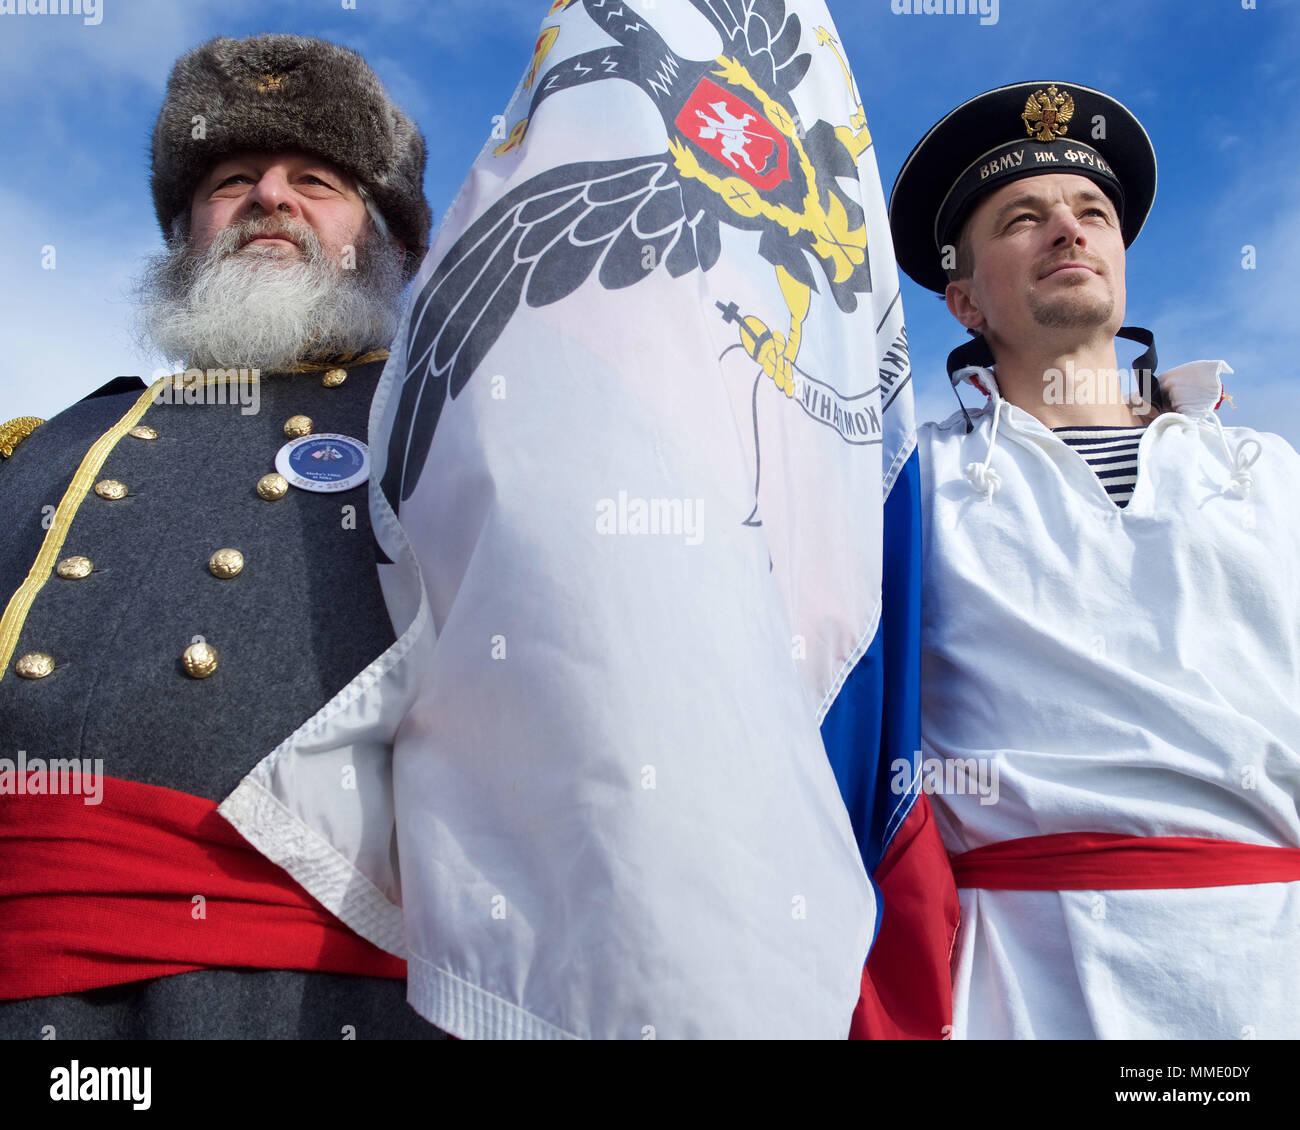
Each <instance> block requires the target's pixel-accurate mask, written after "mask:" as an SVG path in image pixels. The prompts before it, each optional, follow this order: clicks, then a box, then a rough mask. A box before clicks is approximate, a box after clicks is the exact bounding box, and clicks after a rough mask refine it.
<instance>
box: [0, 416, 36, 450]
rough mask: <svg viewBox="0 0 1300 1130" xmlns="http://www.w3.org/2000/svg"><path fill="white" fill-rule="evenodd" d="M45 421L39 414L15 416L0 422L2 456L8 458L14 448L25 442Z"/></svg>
mask: <svg viewBox="0 0 1300 1130" xmlns="http://www.w3.org/2000/svg"><path fill="white" fill-rule="evenodd" d="M43 423H45V421H44V420H42V419H41V418H40V417H39V416H15V417H14V418H13V419H12V420H8V421H6V422H5V423H3V424H0V457H3V458H5V459H8V458H9V456H11V455H12V454H13V453H14V448H15V447H17V446H18V445H19V444H20V443H22V442H23V440H25V439H26V438H27V437H28V436H29V435H31V434H32V432H34V431H35V430H36V429H37V428H39V427H40V426H41V425H42V424H43Z"/></svg>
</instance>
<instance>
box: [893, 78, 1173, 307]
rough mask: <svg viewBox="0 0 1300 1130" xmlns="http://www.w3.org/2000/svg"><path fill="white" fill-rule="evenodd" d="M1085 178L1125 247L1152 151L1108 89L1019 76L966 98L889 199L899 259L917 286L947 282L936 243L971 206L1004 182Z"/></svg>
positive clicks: (1147, 200) (1143, 195) (953, 231)
mask: <svg viewBox="0 0 1300 1130" xmlns="http://www.w3.org/2000/svg"><path fill="white" fill-rule="evenodd" d="M1043 173H1076V174H1078V175H1079V176H1084V177H1088V178H1089V179H1090V180H1092V181H1094V182H1096V184H1097V185H1098V186H1099V187H1100V188H1101V189H1102V190H1103V191H1104V192H1105V193H1106V194H1107V195H1108V196H1109V197H1110V198H1111V200H1112V201H1113V202H1114V204H1115V209H1116V211H1117V212H1118V213H1119V218H1120V230H1121V232H1122V233H1123V236H1124V246H1125V247H1128V246H1129V244H1131V243H1132V242H1133V241H1134V240H1135V239H1136V238H1137V235H1138V232H1140V231H1141V230H1142V225H1143V224H1144V223H1145V222H1146V218H1147V213H1148V212H1150V211H1151V203H1152V201H1153V200H1154V199H1155V195H1156V154H1155V150H1154V149H1153V148H1152V146H1151V139H1150V138H1149V137H1148V136H1147V132H1146V130H1144V129H1143V128H1142V123H1141V122H1139V121H1138V120H1137V118H1136V117H1134V116H1133V114H1132V112H1131V111H1130V110H1129V109H1128V108H1127V107H1126V106H1124V105H1123V103H1121V102H1117V101H1116V100H1115V99H1114V98H1112V97H1110V95H1108V94H1103V93H1102V92H1101V91H1099V90H1093V89H1091V88H1090V87H1086V86H1078V85H1077V84H1075V83H1069V82H1050V81H1042V82H1017V83H1012V84H1011V85H1010V86H1000V87H998V88H997V89H996V90H989V91H986V92H985V93H983V94H980V95H977V96H976V97H974V98H972V99H970V101H968V102H963V103H962V104H961V105H960V106H958V107H957V109H955V110H953V111H952V113H950V114H949V115H948V116H947V117H945V118H944V119H943V120H942V121H940V122H939V123H938V124H937V125H936V126H934V127H933V128H932V129H931V130H930V131H929V133H927V134H926V135H925V136H924V137H923V138H921V140H920V141H919V142H918V143H917V145H916V148H915V149H913V150H912V152H911V153H910V154H909V155H908V158H907V160H906V161H905V162H903V168H902V171H901V172H900V173H899V174H898V179H897V180H896V181H895V182H894V191H893V193H892V195H891V196H890V199H889V226H890V230H891V231H892V233H893V237H894V252H895V254H896V255H897V257H898V265H899V266H900V267H902V269H903V270H904V271H906V272H907V273H908V275H910V276H911V277H912V278H913V279H914V280H915V281H916V282H918V283H920V284H921V285H922V286H924V287H926V288H928V289H930V290H934V291H938V292H939V293H940V294H942V293H943V292H944V291H945V290H946V289H947V286H948V273H947V271H946V270H945V269H944V267H943V248H944V246H945V245H953V244H955V243H956V242H957V236H958V234H959V233H960V232H961V226H962V224H964V223H965V222H966V219H967V217H969V216H970V214H971V211H972V209H973V208H974V207H975V205H976V204H977V203H978V202H979V201H980V200H981V199H982V198H983V197H984V196H985V195H986V194H987V193H989V192H991V191H992V190H994V189H996V188H999V187H1000V186H1002V185H1004V184H1006V183H1008V182H1009V181H1013V180H1019V179H1020V178H1022V177H1031V176H1037V175H1040V174H1043Z"/></svg>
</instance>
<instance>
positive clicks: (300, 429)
mask: <svg viewBox="0 0 1300 1130" xmlns="http://www.w3.org/2000/svg"><path fill="white" fill-rule="evenodd" d="M312 426H313V425H312V422H311V417H310V416H290V417H289V418H288V419H287V420H285V422H284V434H285V435H287V436H288V437H289V438H290V439H301V438H302V437H303V436H309V435H311V429H312Z"/></svg>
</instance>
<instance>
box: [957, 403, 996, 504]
mask: <svg viewBox="0 0 1300 1130" xmlns="http://www.w3.org/2000/svg"><path fill="white" fill-rule="evenodd" d="M1001 416H1002V397H1000V396H999V397H998V398H997V402H996V403H995V404H994V406H993V434H992V435H991V436H990V437H989V453H988V455H986V456H985V457H984V462H983V463H967V464H966V472H965V474H966V481H967V482H968V483H970V485H971V489H972V490H974V491H975V493H976V494H982V495H983V496H984V501H985V502H987V503H988V504H989V505H990V506H992V505H993V494H994V492H995V491H996V490H997V489H998V487H1000V486H1001V485H1002V476H1001V475H999V474H998V473H997V471H996V470H995V469H994V468H993V467H990V466H989V464H990V463H992V462H993V447H994V445H995V444H996V443H997V442H998V421H999V419H1000V418H1001Z"/></svg>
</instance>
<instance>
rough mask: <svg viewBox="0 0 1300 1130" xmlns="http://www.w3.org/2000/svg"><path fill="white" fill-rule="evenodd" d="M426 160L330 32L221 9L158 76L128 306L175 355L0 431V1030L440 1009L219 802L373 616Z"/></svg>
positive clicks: (294, 1030) (243, 1024) (380, 611)
mask: <svg viewBox="0 0 1300 1130" xmlns="http://www.w3.org/2000/svg"><path fill="white" fill-rule="evenodd" d="M424 164H425V144H424V139H423V137H422V136H421V134H420V131H419V130H418V129H417V127H416V126H415V124H414V123H413V122H412V121H411V120H410V119H409V118H408V117H407V116H406V114H404V113H403V112H402V110H401V109H400V108H399V107H397V106H396V105H395V104H394V103H393V102H392V101H391V100H390V99H389V97H388V95H387V94H386V92H385V91H384V89H383V87H382V85H381V84H380V82H379V80H378V78H377V77H376V76H375V74H374V72H373V71H372V70H371V69H370V67H369V66H368V65H367V64H366V63H365V61H364V60H363V59H362V58H361V56H359V55H358V54H356V53H355V52H353V51H351V50H349V49H346V48H343V47H339V46H336V45H334V44H331V43H326V42H324V41H321V40H317V39H307V38H300V37H295V36H287V35H266V36H258V37H253V38H250V39H246V40H241V41H236V40H232V39H224V38H220V39H214V40H212V41H210V42H208V43H205V44H203V45H201V46H199V47H197V48H195V49H193V50H192V51H190V52H189V53H188V54H186V55H185V56H183V57H182V58H181V59H180V60H179V61H178V62H177V64H176V66H175V68H174V70H173V72H172V75H171V78H170V81H169V83H168V87H167V93H166V96H165V100H164V102H163V106H162V110H161V113H160V114H159V117H158V121H157V124H156V126H155V129H154V133H153V146H152V188H153V197H154V204H155V208H156V211H157V217H158V221H159V224H160V225H161V227H162V230H163V233H164V235H165V236H166V238H167V250H166V252H165V253H164V254H162V255H160V256H158V257H157V258H156V259H154V260H153V261H151V262H150V263H149V264H148V269H147V271H146V272H145V275H144V277H143V280H142V282H141V284H140V325H141V330H142V336H143V337H144V338H145V339H146V340H147V341H148V342H150V343H152V344H153V345H154V346H155V347H156V348H157V349H158V350H159V352H161V353H162V354H163V355H165V356H166V357H168V358H169V359H172V360H174V361H175V362H177V363H178V365H177V370H178V371H177V373H176V374H175V375H173V374H170V373H168V374H165V375H164V376H162V377H161V378H160V379H159V380H157V381H156V382H155V383H154V385H153V386H152V387H150V388H148V389H146V388H145V385H144V384H143V382H141V381H139V380H138V379H137V378H118V379H117V380H114V381H112V382H110V383H109V384H107V385H105V386H104V387H103V388H101V389H99V390H98V391H97V392H95V393H93V394H91V395H90V396H89V397H87V398H86V399H85V400H83V401H81V402H80V403H78V404H76V405H74V406H73V407H71V408H69V409H68V410H66V411H65V412H63V413H61V414H59V415H58V416H56V417H54V418H53V419H51V420H49V421H48V422H41V421H38V420H33V419H24V420H19V421H11V422H10V423H9V424H7V425H5V426H4V428H3V430H2V433H0V436H2V438H3V442H2V443H0V449H2V450H3V454H4V456H5V458H4V461H3V464H2V465H0V484H2V485H3V495H2V496H0V497H2V498H3V507H4V523H5V526H6V534H5V538H4V540H3V542H2V543H0V584H2V586H3V591H4V598H3V599H4V600H5V602H6V604H5V607H4V615H3V622H2V623H0V839H2V840H3V841H4V846H3V855H4V857H5V867H4V871H5V874H6V878H5V880H4V881H3V883H2V884H0V907H2V909H0V915H2V916H3V925H2V926H0V935H2V937H0V1000H4V1001H6V1002H7V1003H5V1004H3V1005H0V1029H2V1030H3V1033H4V1034H5V1035H6V1036H10V1037H31V1038H40V1037H41V1036H42V1035H47V1036H48V1035H49V1034H50V1033H51V1032H53V1033H55V1034H56V1035H57V1036H58V1037H59V1038H87V1037H89V1038H102V1037H141V1036H143V1037H319V1038H329V1039H339V1038H342V1037H347V1036H349V1035H352V1036H356V1037H359V1038H367V1037H383V1036H389V1037H436V1036H439V1035H440V1033H439V1032H438V1030H437V1029H435V1028H433V1027H432V1026H431V1025H429V1024H427V1023H426V1022H425V1021H423V1020H422V1019H421V1018H420V1017H419V1016H418V1015H417V1014H416V1013H415V1012H414V1011H413V1010H411V1009H410V1008H409V1007H408V1006H407V1005H406V1003H405V980H404V972H405V966H404V963H403V962H401V961H400V960H398V959H397V958H395V957H393V956H392V955H391V954H390V953H387V952H384V951H383V950H381V949H380V948H378V947H377V946H375V945H373V944H371V942H369V941H366V940H364V939H362V938H361V937H359V936H358V935H357V934H355V933H353V932H352V931H351V930H349V929H348V928H347V927H346V926H344V925H343V924H342V923H341V922H340V921H339V920H338V919H336V918H334V917H333V916H332V915H331V914H330V913H329V912H327V911H326V910H325V909H324V908H323V907H322V906H321V905H320V904H319V903H317V902H316V901H315V900H314V899H313V898H312V897H311V896H310V895H308V894H307V893H306V891H305V890H303V888H301V887H300V886H298V884H297V883H295V882H294V881H293V880H292V879H291V878H289V876H288V875H287V874H286V873H285V872H283V871H281V870H280V869H279V868H278V867H276V866H274V865H273V864H271V863H270V862H269V861H268V860H267V859H265V858H264V857H262V856H261V855H259V853H258V852H256V851H254V850H253V848H252V847H251V846H250V845H249V844H248V843H247V842H246V841H244V840H243V839H242V838H241V837H240V836H239V835H238V834H236V833H235V832H234V830H233V829H232V828H231V827H230V826H229V825H228V824H227V823H226V822H225V821H224V820H223V819H222V818H221V817H220V816H219V815H217V813H216V811H215V809H216V805H217V802H218V801H220V800H221V799H222V798H224V797H226V796H228V795H229V794H230V793H231V792H232V790H233V789H235V787H236V785H237V784H238V783H239V782H240V780H241V779H242V778H243V777H244V776H245V774H247V773H248V772H249V771H250V770H251V769H252V768H253V767H254V766H255V765H257V764H258V763H259V762H260V761H262V760H263V759H264V758H265V757H266V755H267V754H268V753H270V752H271V751H272V750H275V749H276V748H277V747H278V746H279V745H280V744H281V743H282V742H284V741H285V739H286V738H287V737H288V736H289V735H291V734H293V733H294V732H295V731H297V730H299V728H300V727H302V726H303V725H304V723H306V722H307V721H308V720H309V719H311V718H313V716H314V715H316V714H317V713H318V712H319V711H320V710H321V708H322V706H323V705H324V704H325V703H327V702H328V701H329V700H330V699H331V698H332V697H333V696H334V695H335V694H336V692H338V691H339V690H340V689H341V688H343V687H345V686H346V685H348V684H350V683H351V682H352V681H353V680H355V679H356V678H357V677H358V676H359V674H360V673H362V672H363V671H366V670H367V669H369V668H370V667H371V666H372V665H373V664H374V663H375V661H376V660H377V658H378V657H380V656H381V655H383V654H384V653H385V652H386V650H387V649H389V648H390V646H391V645H392V644H393V630H392V627H391V624H390V621H389V617H388V613H387V611H386V608H385V604H384V601H383V597H382V594H381V592H380V588H379V583H378V577H377V565H376V544H375V542H374V538H373V536H372V533H371V528H370V524H369V510H368V506H367V488H366V481H367V478H368V459H369V456H368V449H367V445H366V443H365V438H366V428H367V420H368V414H369V409H370V402H371V398H372V394H373V392H374V389H375V386H376V384H377V382H378V378H379V375H380V372H381V371H382V369H383V365H384V361H385V358H386V357H387V350H386V346H387V345H388V344H389V342H390V341H391V339H392V337H393V334H394V332H395V330H396V328H397V324H398V321H399V319H400V315H401V305H400V304H401V296H402V293H403V290H404V287H405V284H406V283H407V282H408V281H409V279H410V277H411V276H412V275H413V273H414V271H415V269H416V268H417V267H418V265H419V263H420V261H421V259H422V257H423V255H424V253H425V250H426V249H427V244H428V236H429V226H430V215H429V208H428V205H427V203H426V202H425V199H424V194H423V177H424ZM348 787H352V786H350V783H349V782H348V781H347V780H341V781H340V788H348Z"/></svg>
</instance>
